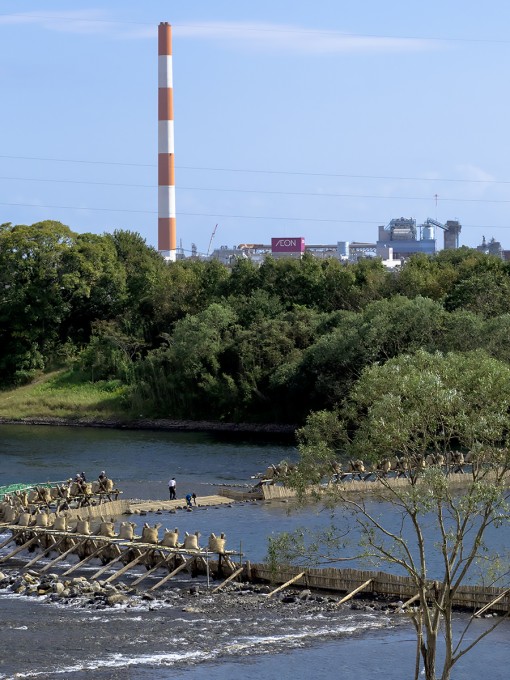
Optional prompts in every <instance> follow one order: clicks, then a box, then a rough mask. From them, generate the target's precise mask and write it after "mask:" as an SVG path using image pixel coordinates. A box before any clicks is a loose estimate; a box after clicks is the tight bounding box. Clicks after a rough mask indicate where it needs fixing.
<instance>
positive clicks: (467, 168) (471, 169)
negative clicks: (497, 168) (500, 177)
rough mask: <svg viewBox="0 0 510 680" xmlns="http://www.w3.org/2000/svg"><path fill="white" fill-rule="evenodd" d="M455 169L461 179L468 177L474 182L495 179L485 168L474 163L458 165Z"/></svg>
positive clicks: (492, 180)
mask: <svg viewBox="0 0 510 680" xmlns="http://www.w3.org/2000/svg"><path fill="white" fill-rule="evenodd" d="M457 170H458V172H459V174H460V175H461V176H462V178H463V179H468V180H471V181H474V182H494V181H495V179H496V178H495V177H494V176H493V175H491V174H489V173H488V172H487V171H486V170H482V168H479V167H478V166H476V165H470V164H465V165H458V166H457Z"/></svg>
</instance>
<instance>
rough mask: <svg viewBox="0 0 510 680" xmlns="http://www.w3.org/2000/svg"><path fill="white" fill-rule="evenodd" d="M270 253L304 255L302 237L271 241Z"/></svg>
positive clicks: (303, 240) (273, 239)
mask: <svg viewBox="0 0 510 680" xmlns="http://www.w3.org/2000/svg"><path fill="white" fill-rule="evenodd" d="M271 252H272V253H304V252H305V239H304V238H303V236H297V237H294V236H291V237H284V238H272V239H271Z"/></svg>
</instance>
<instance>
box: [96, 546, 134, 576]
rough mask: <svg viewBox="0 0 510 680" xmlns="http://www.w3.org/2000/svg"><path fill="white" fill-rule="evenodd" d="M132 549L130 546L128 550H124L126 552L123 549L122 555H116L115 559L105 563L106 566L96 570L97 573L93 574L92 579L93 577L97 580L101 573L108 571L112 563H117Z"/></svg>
mask: <svg viewBox="0 0 510 680" xmlns="http://www.w3.org/2000/svg"><path fill="white" fill-rule="evenodd" d="M130 550H131V548H128V549H127V550H124V552H122V551H121V553H120V555H117V557H114V558H113V560H110V561H109V562H108V563H107V564H105V565H104V567H101V569H100V570H99V571H96V573H95V574H93V575H92V576H91V577H90V578H91V580H92V579H94V580H95V579H96V578H98V577H99V576H101V574H104V573H105V571H108V569H110V567H111V566H112V564H116V563H117V562H118V561H119V560H121V559H122V558H123V557H124V556H125V555H127V554H128V552H129V551H130Z"/></svg>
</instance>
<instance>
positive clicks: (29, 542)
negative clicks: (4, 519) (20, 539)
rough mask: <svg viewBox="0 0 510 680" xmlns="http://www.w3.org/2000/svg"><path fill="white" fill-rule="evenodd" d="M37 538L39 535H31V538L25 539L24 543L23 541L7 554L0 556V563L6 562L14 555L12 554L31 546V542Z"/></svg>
mask: <svg viewBox="0 0 510 680" xmlns="http://www.w3.org/2000/svg"><path fill="white" fill-rule="evenodd" d="M38 538H39V536H32V538H31V539H30V540H29V541H26V542H25V543H23V545H19V546H18V547H17V548H15V549H14V550H13V551H12V552H10V553H9V554H8V555H5V557H2V558H0V564H1V563H2V562H6V561H7V560H9V559H10V558H11V557H14V555H17V554H18V553H19V552H21V551H22V550H25V548H28V547H29V546H31V545H32V544H33V543H35V542H36V541H37V539H38Z"/></svg>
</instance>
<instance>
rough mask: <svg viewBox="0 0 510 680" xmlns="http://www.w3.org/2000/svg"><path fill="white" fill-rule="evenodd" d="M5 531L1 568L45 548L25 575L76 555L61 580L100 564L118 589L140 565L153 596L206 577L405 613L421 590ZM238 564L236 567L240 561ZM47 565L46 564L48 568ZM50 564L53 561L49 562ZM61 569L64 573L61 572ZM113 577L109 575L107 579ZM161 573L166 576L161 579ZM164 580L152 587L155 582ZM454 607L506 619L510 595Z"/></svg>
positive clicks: (468, 591)
mask: <svg viewBox="0 0 510 680" xmlns="http://www.w3.org/2000/svg"><path fill="white" fill-rule="evenodd" d="M1 528H2V529H7V530H9V531H10V532H11V535H10V537H8V538H7V539H5V540H4V541H3V542H2V543H1V544H0V549H3V548H6V547H7V546H8V545H9V544H11V543H14V544H15V545H16V547H15V548H13V549H12V550H11V551H10V552H8V553H7V554H5V555H4V556H2V557H0V568H1V565H2V564H5V563H7V562H8V561H9V560H11V559H13V558H14V557H16V556H17V555H19V553H21V552H23V551H24V550H32V551H33V550H34V549H35V548H36V547H38V548H39V550H40V552H38V553H37V554H36V555H35V556H34V557H33V558H32V559H30V560H29V561H28V562H26V563H24V564H23V565H22V568H23V569H31V568H32V567H33V566H34V565H36V564H38V569H39V571H40V572H41V573H45V572H48V571H49V570H50V569H51V570H53V569H55V567H57V565H59V563H61V562H62V561H63V560H65V559H66V558H67V557H69V556H70V555H73V554H74V555H76V556H77V557H78V558H79V561H78V562H76V563H74V564H73V565H71V566H68V565H66V567H67V568H66V569H65V571H64V572H63V573H61V576H69V575H71V574H73V573H74V572H76V571H77V570H78V569H80V568H81V567H82V566H84V565H86V564H87V563H89V562H91V561H92V560H93V559H99V560H101V561H102V562H103V566H101V568H99V569H98V570H97V571H95V572H94V573H93V574H92V575H91V576H88V578H89V579H91V580H97V579H99V578H102V579H103V582H104V583H112V582H113V581H115V580H117V579H118V578H120V577H121V576H123V575H125V574H127V575H128V576H129V571H130V570H132V569H133V568H134V567H136V566H137V565H142V566H145V568H146V573H144V574H142V575H141V576H140V575H137V577H136V578H135V580H133V581H132V582H131V583H130V585H131V586H132V587H135V586H139V585H140V584H141V583H144V582H145V583H144V587H146V588H147V590H148V591H149V592H153V591H155V590H158V589H159V588H161V587H162V586H163V585H165V584H166V583H168V582H169V581H170V580H171V579H172V578H173V577H174V576H176V575H177V574H179V573H180V572H181V571H183V570H187V571H188V572H189V573H191V575H192V576H198V575H200V574H202V575H207V576H208V577H209V576H210V577H211V578H215V579H224V580H223V581H222V583H221V584H220V585H218V586H216V587H215V588H214V590H213V591H212V592H213V593H214V592H217V591H219V590H221V589H222V588H223V586H224V585H226V584H227V583H228V582H229V581H231V580H233V579H237V580H241V581H248V582H252V583H257V582H258V583H270V584H272V585H273V586H274V588H275V589H274V590H273V591H272V592H271V593H270V594H269V596H272V594H274V593H277V592H279V591H280V590H283V589H284V588H286V587H288V586H290V585H294V586H296V587H301V588H303V587H304V588H310V589H312V590H316V591H326V592H328V593H330V594H333V593H340V594H342V597H341V599H340V600H339V601H338V602H337V604H339V605H340V604H342V602H345V601H347V600H349V599H351V598H352V597H354V596H355V595H356V594H358V593H360V594H361V595H367V596H369V597H384V598H388V599H389V600H398V601H401V602H402V603H403V604H402V605H401V606H400V609H402V610H404V609H405V607H406V606H410V605H411V604H412V603H413V602H416V601H417V600H419V596H418V595H417V594H416V585H415V584H414V582H413V581H412V579H411V578H409V577H407V576H398V575H395V574H388V573H386V572H382V571H367V570H357V569H338V568H307V569H303V568H302V567H294V566H290V565H289V566H280V567H278V568H277V569H276V570H274V569H271V568H270V566H269V565H267V564H252V563H251V562H249V561H245V562H244V563H243V555H242V553H241V552H235V551H226V550H225V551H223V552H220V553H214V552H212V551H211V550H209V549H206V548H198V549H196V550H194V549H185V548H182V547H179V548H171V547H167V546H165V545H161V544H160V543H156V544H153V543H143V542H141V541H140V540H136V539H135V540H132V541H129V540H125V539H120V538H110V537H106V536H98V535H92V534H91V535H85V534H77V533H75V532H69V531H56V530H53V529H49V528H43V527H37V526H32V527H22V526H19V525H5V524H4V525H3V526H2V527H1ZM236 559H237V560H238V561H235V560H236ZM43 560H45V561H44V562H43ZM47 560H49V561H47ZM57 568H58V567H57ZM107 572H108V573H107ZM156 572H160V573H159V574H156ZM157 576H159V579H157V580H156V582H154V578H153V579H152V580H151V581H148V579H149V577H156V578H157ZM440 585H441V584H440V583H436V582H434V581H432V580H431V581H430V588H429V593H430V596H431V597H432V594H433V593H434V588H438V587H440ZM454 606H455V607H457V608H461V609H465V610H470V611H472V612H473V615H481V614H483V613H485V612H487V611H492V612H497V613H500V614H506V613H508V612H509V611H510V589H506V590H503V589H500V588H493V587H484V586H476V585H464V586H462V587H460V588H459V589H458V591H457V592H456V594H455V597H454Z"/></svg>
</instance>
